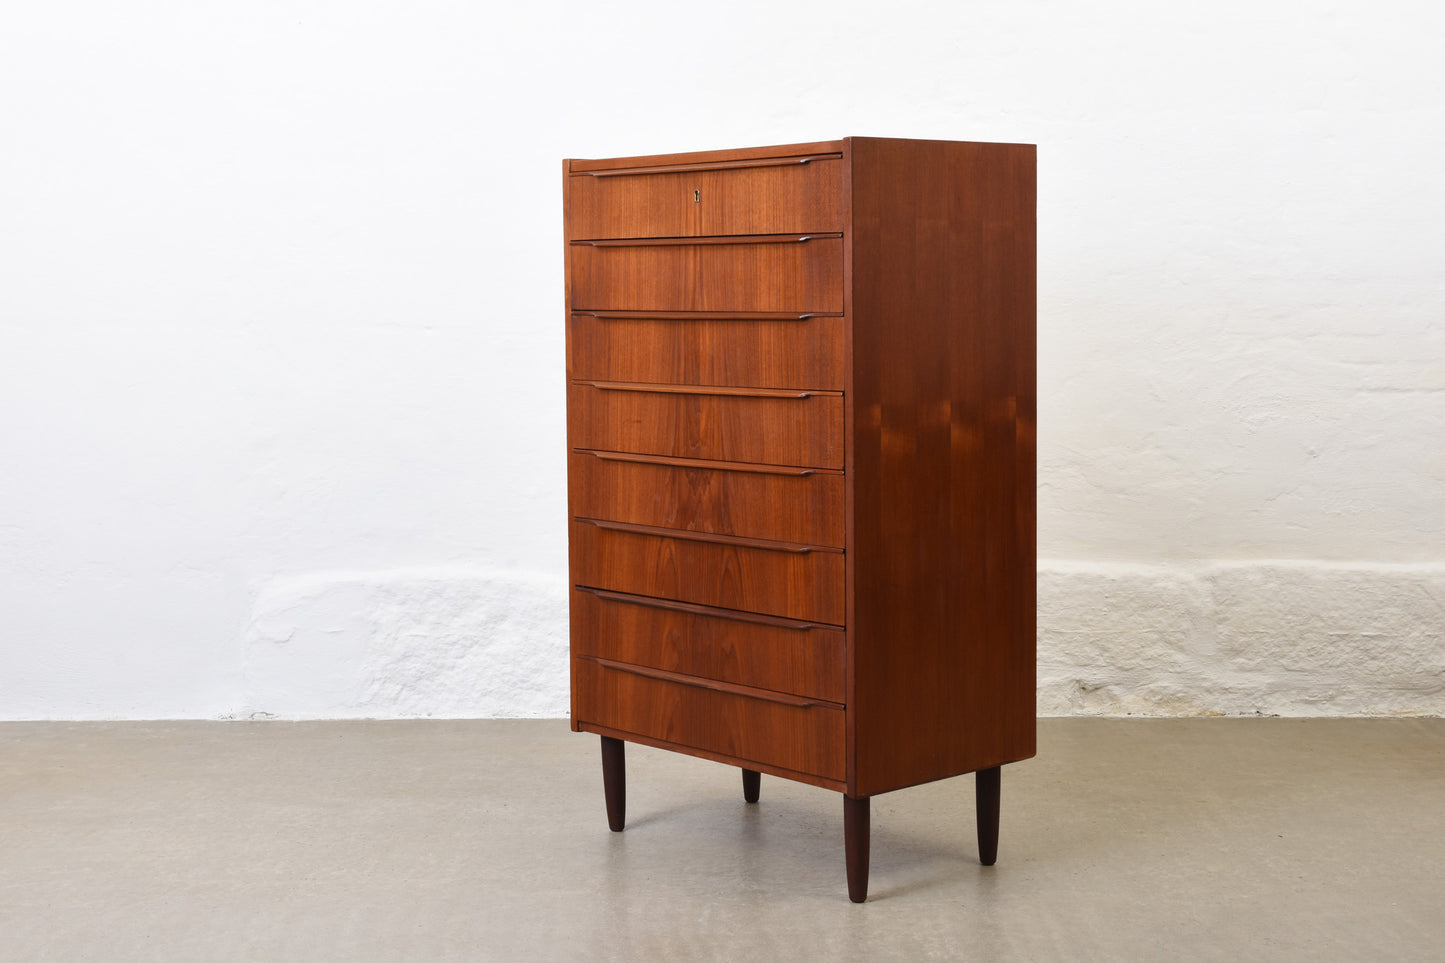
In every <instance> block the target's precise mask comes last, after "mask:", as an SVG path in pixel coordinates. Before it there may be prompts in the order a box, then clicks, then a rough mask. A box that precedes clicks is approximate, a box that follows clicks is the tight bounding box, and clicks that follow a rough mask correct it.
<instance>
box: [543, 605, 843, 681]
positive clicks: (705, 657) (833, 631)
mask: <svg viewBox="0 0 1445 963" xmlns="http://www.w3.org/2000/svg"><path fill="white" fill-rule="evenodd" d="M743 614H744V613H734V612H732V611H731V610H729V609H719V608H709V607H703V606H699V607H697V609H696V610H694V611H686V610H683V611H679V610H671V609H664V608H658V607H656V604H655V603H654V600H652V599H648V598H645V597H637V596H629V595H614V594H611V593H604V594H602V595H598V594H596V593H594V592H592V591H588V590H585V589H573V591H572V653H573V655H579V656H593V657H598V658H604V659H612V660H614V661H617V662H630V663H634V664H637V665H646V666H655V667H657V668H660V669H668V670H671V671H674V672H682V673H686V674H688V675H695V676H702V677H706V678H709V679H720V680H722V681H725V682H733V683H737V684H739V685H747V686H754V687H757V688H760V689H773V690H776V691H778V692H789V693H792V694H793V695H798V696H805V697H811V698H817V699H826V700H828V701H830V702H839V703H841V702H842V701H843V693H844V687H843V655H844V652H843V645H844V643H843V632H842V630H841V629H839V628H835V627H830V626H824V625H819V624H818V623H806V622H800V623H796V624H797V625H812V626H814V627H812V628H801V629H800V628H796V627H790V626H787V625H763V624H759V623H757V622H753V621H740V620H739V619H738V618H736V617H734V616H735V615H743Z"/></svg>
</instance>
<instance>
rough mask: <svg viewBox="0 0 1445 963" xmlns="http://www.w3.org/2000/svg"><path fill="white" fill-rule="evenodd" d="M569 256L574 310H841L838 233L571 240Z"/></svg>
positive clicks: (840, 242)
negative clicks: (747, 238) (674, 240)
mask: <svg viewBox="0 0 1445 963" xmlns="http://www.w3.org/2000/svg"><path fill="white" fill-rule="evenodd" d="M802 236H803V237H806V236H807V235H802ZM571 254H572V258H571V260H572V278H571V289H572V290H571V294H572V307H573V309H575V310H579V311H609V310H624V311H800V312H806V311H820V312H829V313H837V312H840V311H842V310H843V240H842V238H838V237H815V238H812V239H811V240H807V241H800V240H798V239H797V238H791V239H788V240H781V241H769V242H749V243H733V242H731V241H729V243H702V242H697V243H683V244H643V243H635V244H624V245H617V246H614V245H605V246H604V245H601V244H599V245H597V246H593V245H589V244H573V246H572V249H571Z"/></svg>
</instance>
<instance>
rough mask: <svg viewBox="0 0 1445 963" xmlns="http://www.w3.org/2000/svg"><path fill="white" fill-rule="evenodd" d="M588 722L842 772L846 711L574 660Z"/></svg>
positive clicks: (789, 765) (835, 774)
mask: <svg viewBox="0 0 1445 963" xmlns="http://www.w3.org/2000/svg"><path fill="white" fill-rule="evenodd" d="M575 661H576V662H577V665H576V667H575V668H576V673H577V679H578V712H579V713H580V717H581V718H580V721H581V722H582V723H584V724H585V723H591V724H595V725H598V726H603V727H607V728H610V729H615V730H619V731H623V732H635V733H639V734H641V735H645V736H651V737H653V738H656V739H663V740H666V741H668V742H672V743H678V744H681V745H687V746H695V747H697V748H699V749H703V750H707V751H712V752H718V753H724V754H726V755H729V756H733V757H736V758H741V759H754V760H757V761H758V762H759V763H762V764H765V765H772V766H779V767H782V768H784V769H790V770H796V771H798V772H808V773H814V774H817V775H819V776H822V777H824V778H827V779H841V778H843V772H844V762H843V749H844V743H843V713H842V711H841V710H839V709H834V708H828V707H826V706H822V705H817V706H813V707H811V708H806V709H804V708H796V707H793V706H788V705H783V704H781V703H778V702H770V701H766V700H763V699H752V698H748V697H746V696H741V695H735V694H732V693H727V692H717V691H713V690H709V689H701V688H696V687H692V686H686V685H678V684H676V683H672V682H668V681H665V680H661V679H653V678H648V677H646V676H641V675H635V674H631V673H628V672H624V671H618V670H617V669H613V668H609V667H606V666H601V665H598V664H596V663H588V662H586V661H585V660H575Z"/></svg>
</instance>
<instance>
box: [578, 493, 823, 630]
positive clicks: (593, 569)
mask: <svg viewBox="0 0 1445 963" xmlns="http://www.w3.org/2000/svg"><path fill="white" fill-rule="evenodd" d="M569 548H570V551H571V570H572V583H573V584H574V585H581V586H587V587H590V588H600V589H606V590H609V591H613V592H626V593H628V594H630V595H649V596H652V597H654V598H666V599H675V600H677V601H680V602H695V603H697V604H698V605H712V606H716V607H718V608H724V609H741V610H742V611H745V612H757V613H759V614H762V615H777V616H782V617H783V618H788V619H801V620H803V621H805V622H827V623H829V624H831V625H842V624H843V619H844V612H845V606H844V589H843V553H842V552H838V551H833V550H831V549H815V548H812V547H810V546H807V545H796V544H792V543H789V542H765V541H762V540H761V539H740V538H733V537H732V536H727V535H702V534H697V533H687V534H685V535H684V534H683V533H675V532H672V531H670V530H669V529H662V528H650V527H645V526H637V525H629V524H625V523H622V522H610V521H605V520H597V519H592V520H585V519H580V518H574V519H573V520H572V527H571V540H570V545H569Z"/></svg>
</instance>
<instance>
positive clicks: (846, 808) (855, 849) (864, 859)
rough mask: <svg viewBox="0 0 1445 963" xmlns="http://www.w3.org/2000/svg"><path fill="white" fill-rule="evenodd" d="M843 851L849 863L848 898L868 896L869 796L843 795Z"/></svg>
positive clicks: (855, 900) (856, 899)
mask: <svg viewBox="0 0 1445 963" xmlns="http://www.w3.org/2000/svg"><path fill="white" fill-rule="evenodd" d="M843 851H844V857H845V858H846V860H847V863H848V898H849V899H851V900H852V901H853V902H855V903H861V902H863V901H864V900H865V899H867V898H868V797H867V796H863V797H862V798H858V799H855V798H854V797H852V796H844V797H843Z"/></svg>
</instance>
